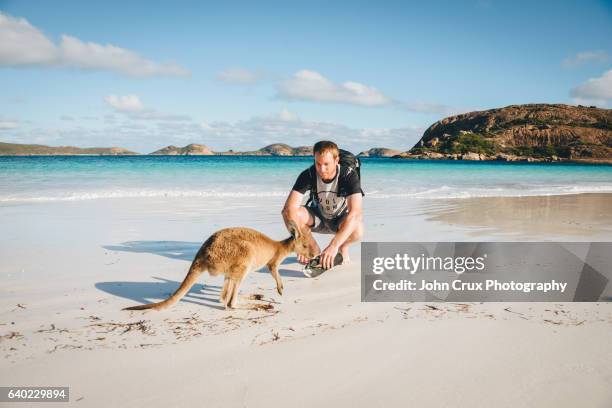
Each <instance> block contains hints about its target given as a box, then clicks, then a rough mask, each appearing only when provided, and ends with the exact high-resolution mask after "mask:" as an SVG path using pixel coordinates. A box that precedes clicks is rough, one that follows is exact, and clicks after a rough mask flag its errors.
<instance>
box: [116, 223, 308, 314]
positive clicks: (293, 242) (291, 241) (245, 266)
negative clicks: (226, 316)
mask: <svg viewBox="0 0 612 408" xmlns="http://www.w3.org/2000/svg"><path fill="white" fill-rule="evenodd" d="M287 225H288V227H289V231H290V233H291V236H290V237H289V238H287V239H285V240H282V241H275V240H273V239H271V238H269V237H268V236H267V235H265V234H262V233H261V232H259V231H256V230H254V229H251V228H224V229H221V230H219V231H217V232H215V233H213V234H212V235H211V236H210V237H209V238H208V239H207V240H206V241H205V242H204V244H202V247H200V250H199V251H198V253H197V254H196V256H195V258H194V259H193V262H192V263H191V266H190V268H189V272H188V273H187V276H186V277H185V279H184V280H183V283H181V286H180V287H179V288H178V289H177V290H176V292H174V294H173V295H172V296H170V297H169V298H168V299H166V300H164V301H162V302H158V303H150V304H146V305H138V306H132V307H126V308H125V309H123V310H144V309H154V310H162V309H165V308H167V307H169V306H172V305H173V304H175V303H176V302H178V301H179V300H180V299H181V298H182V297H183V296H185V294H186V293H187V292H189V290H190V289H191V287H192V286H193V285H194V284H195V283H196V281H197V279H198V277H199V276H200V275H201V274H202V273H203V272H208V273H209V274H210V275H211V276H217V275H220V274H222V273H223V274H225V281H224V283H223V289H222V290H221V294H220V300H221V302H222V303H223V305H224V306H225V307H226V308H236V307H237V306H238V288H239V287H240V283H241V282H242V280H243V279H244V277H245V276H246V275H247V274H248V273H249V272H250V271H255V270H258V269H260V268H262V267H264V266H267V267H268V269H270V272H271V273H272V276H273V277H274V280H275V281H276V290H277V291H278V294H279V295H282V294H283V282H282V281H281V277H280V274H279V273H278V265H279V264H280V263H281V262H282V261H283V259H285V258H286V257H287V256H288V255H289V254H291V253H292V252H296V253H298V254H300V255H303V256H306V257H308V258H312V257H313V256H315V255H316V254H312V251H311V249H310V245H309V243H310V239H311V235H310V229H308V228H304V229H303V231H301V230H300V228H298V226H297V225H296V224H295V222H293V221H288V223H287Z"/></svg>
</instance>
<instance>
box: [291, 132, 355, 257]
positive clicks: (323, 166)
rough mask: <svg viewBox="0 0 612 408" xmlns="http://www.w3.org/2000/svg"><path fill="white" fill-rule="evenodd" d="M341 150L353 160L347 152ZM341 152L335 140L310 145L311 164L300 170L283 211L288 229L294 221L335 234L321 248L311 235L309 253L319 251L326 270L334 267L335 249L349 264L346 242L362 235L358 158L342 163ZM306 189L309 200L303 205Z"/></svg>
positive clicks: (314, 230)
mask: <svg viewBox="0 0 612 408" xmlns="http://www.w3.org/2000/svg"><path fill="white" fill-rule="evenodd" d="M342 153H343V154H347V155H350V157H351V158H353V159H354V156H352V155H351V154H350V153H348V152H345V151H342ZM340 154H341V153H340V150H339V149H338V146H337V145H336V144H335V143H334V142H330V141H320V142H317V143H316V144H315V145H314V147H313V155H314V165H313V166H311V167H309V168H307V169H306V170H304V171H303V172H301V173H300V175H299V176H298V178H297V180H296V182H295V184H294V185H293V188H292V190H291V192H290V193H289V197H287V201H286V202H285V206H284V207H283V211H282V214H283V220H284V222H285V225H287V228H289V227H288V225H289V224H288V223H289V221H293V222H295V223H296V224H297V225H298V227H300V228H309V229H310V230H311V232H316V233H319V234H334V237H333V238H332V240H331V241H330V243H329V245H328V246H327V247H326V248H325V249H324V250H323V251H321V249H320V248H319V245H318V244H317V242H316V241H315V240H314V238H312V239H311V243H310V245H311V253H313V251H314V253H317V254H318V253H320V254H321V264H322V265H323V267H324V268H326V269H328V268H331V267H332V266H333V262H334V258H335V257H336V254H337V253H338V251H339V252H340V253H341V254H342V258H343V264H345V263H348V262H349V250H348V246H349V244H350V243H352V242H355V241H358V240H359V239H361V237H362V235H363V210H362V196H363V195H364V193H363V191H362V190H361V180H360V171H359V161H358V160H357V159H354V161H355V163H356V166H353V165H350V164H347V165H341V164H340ZM347 163H350V160H349V161H347ZM307 191H309V192H310V197H311V199H310V200H309V201H308V202H307V203H306V205H302V200H303V197H304V194H305V193H306V192H307ZM315 224H316V225H315ZM298 261H299V262H300V263H302V264H306V263H307V262H308V261H309V260H308V259H306V258H305V257H303V256H301V255H298Z"/></svg>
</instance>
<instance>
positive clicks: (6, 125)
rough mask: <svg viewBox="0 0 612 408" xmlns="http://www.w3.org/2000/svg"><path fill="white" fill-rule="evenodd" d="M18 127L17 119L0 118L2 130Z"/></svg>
mask: <svg viewBox="0 0 612 408" xmlns="http://www.w3.org/2000/svg"><path fill="white" fill-rule="evenodd" d="M18 127H19V123H18V122H17V121H16V120H12V119H2V118H0V130H11V129H17V128H18Z"/></svg>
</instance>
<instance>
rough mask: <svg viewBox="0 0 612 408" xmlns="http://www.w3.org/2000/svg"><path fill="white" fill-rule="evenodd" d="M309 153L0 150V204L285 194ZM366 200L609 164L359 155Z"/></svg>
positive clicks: (575, 183) (568, 181)
mask: <svg viewBox="0 0 612 408" xmlns="http://www.w3.org/2000/svg"><path fill="white" fill-rule="evenodd" d="M311 163H312V158H311V157H261V156H28V157H0V205H7V204H16V203H20V202H48V201H63V200H66V201H78V200H100V199H117V198H122V197H143V198H144V197H176V198H180V197H270V196H286V195H287V194H288V192H289V190H290V189H291V186H292V185H293V183H294V181H295V179H296V178H297V176H298V174H299V173H300V172H301V171H302V170H303V169H305V168H307V167H308V166H309V165H310V164H311ZM361 174H362V187H363V190H364V191H365V193H366V196H368V197H370V198H373V199H399V200H403V199H423V198H433V199H436V198H468V197H489V196H494V197H503V196H541V195H559V194H577V193H612V165H590V164H573V163H571V164H570V163H503V162H499V163H498V162H493V163H491V162H467V161H465V162H464V161H414V160H397V159H388V158H364V159H362V170H361Z"/></svg>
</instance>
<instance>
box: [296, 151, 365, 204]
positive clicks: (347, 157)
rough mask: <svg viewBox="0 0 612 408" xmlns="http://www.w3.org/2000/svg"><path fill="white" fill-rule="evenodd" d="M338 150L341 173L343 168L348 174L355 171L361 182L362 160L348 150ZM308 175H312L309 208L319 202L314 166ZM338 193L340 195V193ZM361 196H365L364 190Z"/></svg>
mask: <svg viewBox="0 0 612 408" xmlns="http://www.w3.org/2000/svg"><path fill="white" fill-rule="evenodd" d="M338 150H339V152H340V160H339V164H340V171H342V169H343V168H344V169H346V172H347V174H348V173H350V172H351V171H355V172H357V177H359V180H361V160H359V157H356V156H355V155H354V154H353V153H351V152H349V151H348V150H343V149H338ZM308 174H309V175H310V185H311V188H310V197H309V198H308V201H307V202H306V205H307V206H308V205H310V203H313V202H314V203H316V202H317V200H316V199H317V170H316V169H315V166H314V164H313V165H312V166H310V167H309V168H308ZM338 177H340V174H338ZM338 193H340V191H339V192H338ZM361 194H362V195H364V194H363V190H361Z"/></svg>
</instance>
